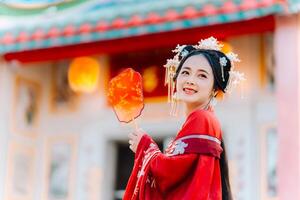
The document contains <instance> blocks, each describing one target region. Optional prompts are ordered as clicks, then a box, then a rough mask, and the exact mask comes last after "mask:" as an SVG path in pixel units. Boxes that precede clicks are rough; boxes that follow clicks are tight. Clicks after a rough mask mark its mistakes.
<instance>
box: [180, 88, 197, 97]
mask: <svg viewBox="0 0 300 200" xmlns="http://www.w3.org/2000/svg"><path fill="white" fill-rule="evenodd" d="M183 91H184V93H185V94H187V95H193V94H195V93H197V92H198V91H197V90H196V89H194V88H191V87H184V88H183Z"/></svg>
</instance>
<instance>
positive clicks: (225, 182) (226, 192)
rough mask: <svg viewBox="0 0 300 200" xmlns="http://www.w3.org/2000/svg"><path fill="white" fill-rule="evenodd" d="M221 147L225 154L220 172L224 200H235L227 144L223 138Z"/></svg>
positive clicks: (223, 154)
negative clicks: (231, 185)
mask: <svg viewBox="0 0 300 200" xmlns="http://www.w3.org/2000/svg"><path fill="white" fill-rule="evenodd" d="M221 147H222V149H223V152H222V153H221V157H220V171H221V181H222V200H233V197H232V192H231V187H230V181H229V168H228V160H227V154H226V150H225V144H224V141H223V138H222V141H221Z"/></svg>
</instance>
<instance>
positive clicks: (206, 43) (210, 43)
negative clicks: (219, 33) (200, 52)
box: [194, 37, 224, 51]
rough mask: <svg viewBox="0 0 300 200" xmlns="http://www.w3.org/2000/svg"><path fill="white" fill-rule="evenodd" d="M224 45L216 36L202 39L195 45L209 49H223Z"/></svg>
mask: <svg viewBox="0 0 300 200" xmlns="http://www.w3.org/2000/svg"><path fill="white" fill-rule="evenodd" d="M223 46H224V45H223V44H220V43H219V42H218V40H217V39H216V38H214V37H210V38H207V39H204V40H203V39H202V40H201V41H200V42H198V45H195V46H194V47H195V48H196V49H209V50H216V51H221V49H222V48H223Z"/></svg>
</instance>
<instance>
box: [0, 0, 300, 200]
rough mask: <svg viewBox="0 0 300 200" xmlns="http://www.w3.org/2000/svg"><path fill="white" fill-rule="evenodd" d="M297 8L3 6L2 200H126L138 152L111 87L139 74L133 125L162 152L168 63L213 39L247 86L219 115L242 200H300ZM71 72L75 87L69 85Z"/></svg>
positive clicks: (217, 0)
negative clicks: (122, 76)
mask: <svg viewBox="0 0 300 200" xmlns="http://www.w3.org/2000/svg"><path fill="white" fill-rule="evenodd" d="M299 11H300V2H299V0H226V1H225V0H151V1H149V0H0V199H3V200H100V199H101V200H102V199H103V200H119V199H122V195H123V193H124V189H125V187H126V183H127V180H128V177H129V175H130V171H131V168H132V166H133V159H134V154H133V153H132V152H131V151H130V150H129V148H128V141H127V135H128V133H129V132H130V131H132V130H133V129H134V125H132V124H121V123H119V121H118V120H117V118H116V116H115V114H114V112H113V110H112V108H111V107H109V105H108V101H107V88H108V82H109V80H110V79H111V78H112V77H114V76H115V75H117V74H118V73H119V72H120V71H121V70H122V69H124V68H127V67H132V68H134V69H135V70H137V71H138V72H140V73H141V74H142V76H143V90H144V97H145V108H144V110H143V113H142V115H141V116H140V117H139V118H138V119H137V123H138V124H139V126H140V127H141V128H143V129H144V130H145V131H147V132H148V133H149V134H150V135H151V136H153V137H154V138H155V140H156V142H157V143H158V144H159V146H160V147H161V149H162V150H163V149H164V148H165V146H166V144H167V143H168V142H169V141H170V140H171V138H172V137H174V136H176V133H177V131H178V130H179V129H180V127H181V125H182V123H183V121H184V115H183V114H181V115H180V116H179V117H170V115H169V111H170V106H169V105H168V103H167V88H166V87H164V72H165V69H164V67H163V65H164V64H165V63H166V59H169V58H171V57H172V56H173V54H172V52H171V50H172V49H174V48H175V47H176V45H177V44H196V43H197V42H198V41H199V40H200V39H204V38H207V37H210V36H214V37H216V38H218V39H219V40H220V41H222V43H223V44H224V49H223V50H224V51H231V50H232V51H234V52H235V53H237V54H239V57H240V59H241V61H242V62H241V63H239V64H238V65H236V66H235V67H236V69H237V70H239V71H241V72H243V73H245V77H246V79H247V81H245V82H244V84H242V85H241V86H239V87H238V88H236V90H234V91H233V92H232V93H231V94H230V95H227V96H226V97H225V99H224V100H223V101H222V102H219V103H218V104H217V105H216V108H215V112H216V115H217V116H218V118H219V120H220V121H221V124H222V129H223V132H224V139H225V144H226V146H227V151H228V154H229V167H230V174H231V175H230V178H231V184H232V188H233V192H234V196H235V199H236V200H291V199H295V200H296V199H300V190H299V187H300V155H299V151H300V130H299V129H300V127H299V120H300V112H299V109H300V108H299V106H300V78H299V75H300V62H299V53H300V15H299ZM68 74H69V78H68Z"/></svg>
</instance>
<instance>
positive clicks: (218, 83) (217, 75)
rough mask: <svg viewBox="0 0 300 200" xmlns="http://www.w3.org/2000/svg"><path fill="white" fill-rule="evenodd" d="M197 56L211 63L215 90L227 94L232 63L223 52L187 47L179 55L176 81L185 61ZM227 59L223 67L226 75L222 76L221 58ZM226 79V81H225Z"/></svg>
mask: <svg viewBox="0 0 300 200" xmlns="http://www.w3.org/2000/svg"><path fill="white" fill-rule="evenodd" d="M195 55H203V56H204V57H205V58H206V59H207V61H208V62H209V64H210V66H211V68H212V71H213V75H214V89H215V90H222V91H223V92H224V93H225V88H226V86H227V84H228V80H229V71H230V69H231V62H230V60H229V58H228V57H227V56H226V55H225V54H224V53H223V52H221V51H217V50H208V49H195V48H194V47H193V46H191V45H188V46H185V47H184V48H183V49H182V51H181V52H180V54H179V60H180V62H179V65H178V67H177V69H176V74H175V76H174V81H175V82H176V79H177V77H178V75H179V72H180V70H181V68H182V66H183V64H184V63H185V61H186V60H187V59H188V58H189V57H191V56H195ZM223 57H224V58H225V59H226V65H225V66H223V72H224V75H223V76H222V66H221V64H220V58H223ZM223 77H224V79H223Z"/></svg>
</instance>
